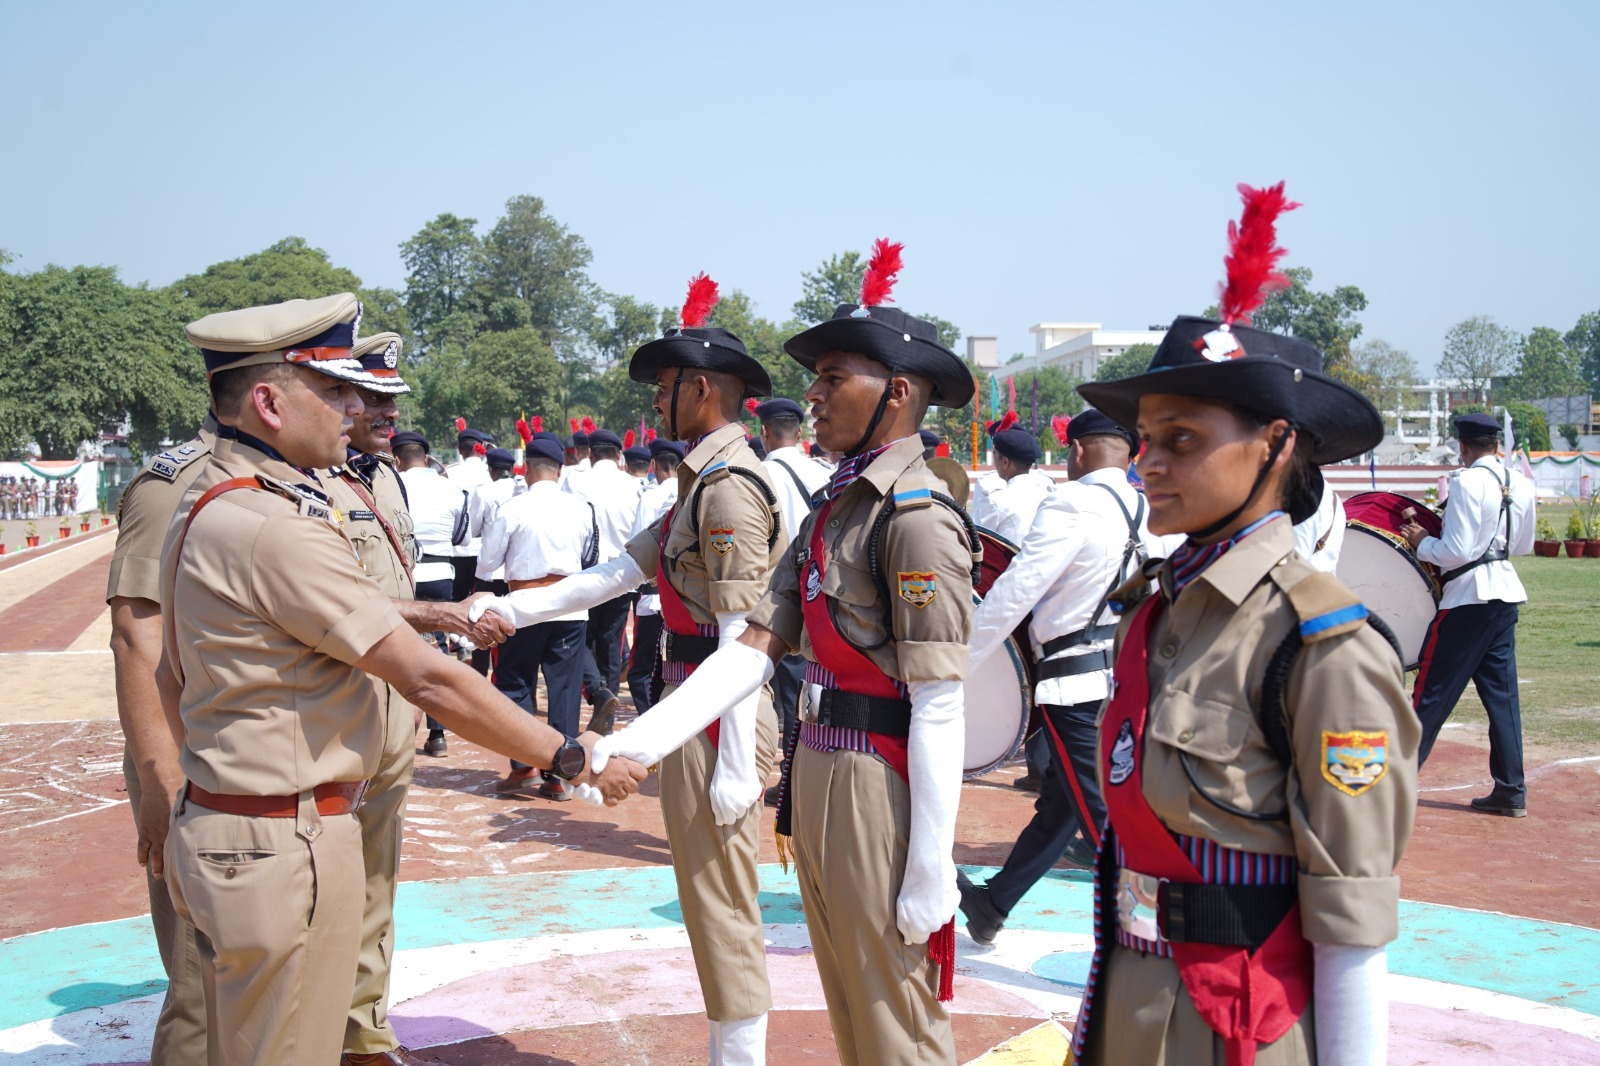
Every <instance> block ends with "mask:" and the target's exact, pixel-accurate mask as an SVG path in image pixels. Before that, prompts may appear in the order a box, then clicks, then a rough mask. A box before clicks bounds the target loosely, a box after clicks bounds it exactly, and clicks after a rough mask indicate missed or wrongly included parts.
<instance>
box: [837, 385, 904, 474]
mask: <svg viewBox="0 0 1600 1066" xmlns="http://www.w3.org/2000/svg"><path fill="white" fill-rule="evenodd" d="M893 388H894V378H890V379H889V380H887V381H885V382H884V383H883V395H882V396H879V397H878V409H877V410H876V411H873V412H872V421H870V422H868V423H867V431H866V432H865V433H863V434H861V439H860V440H858V441H856V446H855V447H854V448H851V449H850V450H849V451H847V452H845V453H844V457H845V458H846V459H854V458H855V457H856V456H858V455H860V454H861V452H862V451H863V450H864V449H865V448H866V446H867V442H868V441H870V440H871V439H872V435H873V434H874V433H876V432H878V423H879V422H881V421H883V412H884V411H886V410H887V409H888V407H889V391H890V390H891V389H893Z"/></svg>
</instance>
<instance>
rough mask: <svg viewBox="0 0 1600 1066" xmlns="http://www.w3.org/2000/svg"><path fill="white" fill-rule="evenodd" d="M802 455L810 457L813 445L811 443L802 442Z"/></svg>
mask: <svg viewBox="0 0 1600 1066" xmlns="http://www.w3.org/2000/svg"><path fill="white" fill-rule="evenodd" d="M800 454H801V455H810V454H811V443H810V442H809V441H801V442H800Z"/></svg>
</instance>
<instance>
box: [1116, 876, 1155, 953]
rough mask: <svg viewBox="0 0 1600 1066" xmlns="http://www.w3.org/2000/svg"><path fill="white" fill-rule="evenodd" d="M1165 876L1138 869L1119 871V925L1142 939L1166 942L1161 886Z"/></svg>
mask: <svg viewBox="0 0 1600 1066" xmlns="http://www.w3.org/2000/svg"><path fill="white" fill-rule="evenodd" d="M1166 880H1167V879H1166V878H1165V877H1153V876H1151V875H1150V874H1142V873H1139V872H1138V871H1137V870H1127V869H1122V870H1118V871H1117V927H1118V928H1119V929H1121V930H1122V931H1123V932H1124V933H1126V934H1127V935H1129V936H1134V937H1138V938H1139V939H1140V940H1150V941H1155V942H1157V943H1165V942H1166V939H1167V938H1166V937H1165V936H1164V935H1162V932H1161V911H1160V901H1161V886H1162V884H1164V883H1165V882H1166Z"/></svg>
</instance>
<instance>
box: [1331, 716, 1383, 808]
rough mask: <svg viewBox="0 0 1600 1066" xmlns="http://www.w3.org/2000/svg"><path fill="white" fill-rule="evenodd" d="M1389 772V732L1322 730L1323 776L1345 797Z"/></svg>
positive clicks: (1368, 785)
mask: <svg viewBox="0 0 1600 1066" xmlns="http://www.w3.org/2000/svg"><path fill="white" fill-rule="evenodd" d="M1388 772H1389V734H1388V732H1387V731H1385V730H1379V731H1377V732H1374V733H1367V732H1363V731H1361V730H1356V729H1352V730H1349V731H1347V732H1334V731H1331V730H1327V729H1324V730H1323V731H1322V776H1323V778H1324V779H1325V780H1326V781H1327V782H1328V784H1330V785H1332V786H1333V787H1334V788H1336V789H1338V790H1339V791H1340V792H1343V793H1344V794H1345V795H1347V796H1359V795H1361V794H1362V793H1363V792H1367V791H1369V790H1370V789H1371V788H1372V786H1373V785H1376V784H1377V783H1378V782H1379V781H1381V780H1383V775H1384V774H1386V773H1388Z"/></svg>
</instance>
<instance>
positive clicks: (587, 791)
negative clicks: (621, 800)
mask: <svg viewBox="0 0 1600 1066" xmlns="http://www.w3.org/2000/svg"><path fill="white" fill-rule="evenodd" d="M599 772H600V771H599V770H596V771H595V773H599ZM573 794H574V795H575V796H577V798H578V799H580V800H582V801H583V802H585V803H592V804H594V805H595V806H596V807H604V806H605V805H606V794H605V793H604V792H601V791H600V790H599V789H598V788H595V787H594V786H593V785H579V786H578V787H577V788H576V789H574V790H573Z"/></svg>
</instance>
